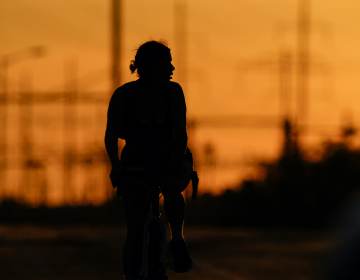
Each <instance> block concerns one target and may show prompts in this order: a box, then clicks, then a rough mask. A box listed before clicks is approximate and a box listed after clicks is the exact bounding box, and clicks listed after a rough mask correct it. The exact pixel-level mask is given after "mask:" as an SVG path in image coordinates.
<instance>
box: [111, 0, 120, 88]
mask: <svg viewBox="0 0 360 280" xmlns="http://www.w3.org/2000/svg"><path fill="white" fill-rule="evenodd" d="M121 13H122V5H121V0H111V17H110V18H111V38H110V40H111V44H110V45H111V90H110V92H113V91H114V90H115V89H116V88H117V87H118V86H119V85H120V82H121V79H122V76H121V67H120V62H121V44H122V38H123V36H122V18H121Z"/></svg>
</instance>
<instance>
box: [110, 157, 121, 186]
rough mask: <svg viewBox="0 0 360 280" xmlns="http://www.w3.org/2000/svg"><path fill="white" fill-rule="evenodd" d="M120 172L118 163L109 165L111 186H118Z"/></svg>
mask: <svg viewBox="0 0 360 280" xmlns="http://www.w3.org/2000/svg"><path fill="white" fill-rule="evenodd" d="M121 173H122V166H121V164H120V163H117V164H116V165H113V166H112V167H111V171H110V175H109V177H110V181H111V184H112V186H113V188H118V187H119V185H120V179H121Z"/></svg>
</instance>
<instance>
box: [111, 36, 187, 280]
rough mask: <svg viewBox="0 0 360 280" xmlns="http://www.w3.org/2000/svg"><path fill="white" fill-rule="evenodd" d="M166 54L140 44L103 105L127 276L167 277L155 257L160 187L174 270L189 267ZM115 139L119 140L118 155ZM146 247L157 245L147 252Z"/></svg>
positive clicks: (181, 107) (176, 102)
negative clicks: (128, 75)
mask: <svg viewBox="0 0 360 280" xmlns="http://www.w3.org/2000/svg"><path fill="white" fill-rule="evenodd" d="M171 61H172V58H171V53H170V49H169V48H168V47H167V46H166V45H165V44H163V43H161V42H158V41H148V42H146V43H144V44H142V45H141V46H140V47H139V48H138V50H137V52H136V55H135V59H134V60H133V61H132V62H131V64H130V70H131V72H132V73H134V72H137V74H138V79H137V80H136V81H132V82H129V83H126V84H124V85H122V86H120V87H119V88H117V89H116V90H115V92H114V93H113V95H112V97H111V99H110V103H109V108H108V116H107V128H106V133H105V146H106V151H107V153H108V156H109V159H110V162H111V166H112V169H111V173H110V178H111V181H112V184H113V186H114V187H117V191H118V193H119V194H120V195H121V196H122V198H123V201H124V208H125V218H126V226H127V237H126V242H125V247H124V258H123V261H124V262H123V263H124V273H125V277H126V279H129V280H133V279H151V280H152V279H154V280H155V279H156V280H160V279H167V276H166V273H165V269H164V265H163V263H162V261H161V242H160V237H161V231H160V227H159V221H158V215H157V211H158V209H157V207H158V205H157V206H154V204H153V203H152V201H154V196H155V197H156V199H157V202H156V203H157V204H158V194H159V192H162V194H163V196H164V210H165V214H166V216H167V219H168V222H169V226H170V230H171V238H172V240H171V241H170V246H169V247H170V251H171V253H172V255H173V260H174V270H175V271H177V272H185V271H188V270H190V269H191V266H192V261H191V258H190V256H189V253H188V251H187V247H186V244H185V242H184V238H183V221H184V207H185V203H184V198H183V196H182V194H181V191H182V190H183V189H181V188H179V187H177V186H175V184H174V186H172V183H171V182H172V181H171V178H177V177H178V176H179V172H180V171H179V170H181V169H182V162H183V158H184V153H185V151H186V149H187V132H186V104H185V98H184V94H183V91H182V88H181V86H180V85H179V84H178V83H175V82H172V81H170V80H171V78H172V74H173V71H174V69H175V67H174V66H173V65H172V63H171ZM119 138H120V139H123V140H125V146H124V147H123V149H122V150H121V153H120V154H121V155H120V157H119V148H118V139H119ZM169 178H170V179H169ZM175 181H176V180H174V182H175ZM149 217H150V220H149ZM151 217H152V218H151ZM154 217H157V218H155V220H154ZM156 219H157V220H156ZM150 224H151V226H150ZM149 228H152V230H151V231H150V236H148V235H147V232H149V231H148V229H149ZM148 241H149V242H150V244H148V246H147V242H148ZM144 248H148V249H149V248H152V250H153V251H154V252H155V253H154V252H152V257H151V258H149V257H148V254H151V252H148V251H147V250H144ZM154 256H155V257H154Z"/></svg>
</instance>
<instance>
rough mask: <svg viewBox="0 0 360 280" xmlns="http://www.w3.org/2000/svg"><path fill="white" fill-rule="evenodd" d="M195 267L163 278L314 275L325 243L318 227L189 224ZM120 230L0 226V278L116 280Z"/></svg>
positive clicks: (280, 279)
mask: <svg viewBox="0 0 360 280" xmlns="http://www.w3.org/2000/svg"><path fill="white" fill-rule="evenodd" d="M186 235H187V239H188V242H189V247H190V250H191V252H192V255H193V258H194V263H195V267H194V269H193V271H192V272H190V273H185V274H176V273H172V272H169V279H174V280H180V279H184V280H190V279H204V280H205V279H206V280H213V279H214V280H215V279H216V280H221V279H224V280H225V279H229V280H235V279H238V280H242V279H243V280H273V279H274V280H275V279H276V280H285V279H291V280H305V279H306V280H307V279H309V280H312V279H319V278H320V275H321V273H322V270H323V269H324V267H325V264H326V257H327V255H328V253H329V248H331V245H330V244H331V242H330V240H331V239H330V238H329V237H328V236H329V235H328V234H326V233H325V232H322V231H305V230H297V231H294V230H284V229H281V230H280V229H278V230H276V229H272V230H261V229H239V228H236V229H234V228H232V229H229V228H227V229H221V228H195V227H190V228H188V229H187V231H186ZM123 240H124V230H123V229H122V228H121V227H109V226H89V227H85V226H72V227H44V226H41V227H40V226H30V225H12V226H9V225H2V226H0V267H1V268H0V279H4V280H7V279H9V280H10V279H11V280H17V279H26V280H32V279H33V280H58V279H59V280H60V279H62V280H63V279H67V280H72V279H74V280H75V279H76V280H81V279H86V280H95V279H102V280H105V279H109V280H110V279H121V265H120V264H121V246H122V242H123Z"/></svg>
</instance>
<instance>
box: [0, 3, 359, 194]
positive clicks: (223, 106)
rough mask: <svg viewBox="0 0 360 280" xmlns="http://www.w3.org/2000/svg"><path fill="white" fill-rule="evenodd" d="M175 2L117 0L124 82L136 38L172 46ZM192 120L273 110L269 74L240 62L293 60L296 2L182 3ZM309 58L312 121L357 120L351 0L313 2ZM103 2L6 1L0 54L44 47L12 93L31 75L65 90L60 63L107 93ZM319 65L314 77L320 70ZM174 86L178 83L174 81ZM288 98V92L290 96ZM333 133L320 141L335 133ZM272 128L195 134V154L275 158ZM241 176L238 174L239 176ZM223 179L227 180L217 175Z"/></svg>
mask: <svg viewBox="0 0 360 280" xmlns="http://www.w3.org/2000/svg"><path fill="white" fill-rule="evenodd" d="M174 2H175V0H171V1H169V0H152V1H147V0H126V1H124V11H125V13H124V23H125V24H124V34H125V40H124V52H123V55H122V58H123V64H122V70H123V72H125V73H126V76H125V77H124V80H130V79H134V78H135V76H131V75H130V74H129V73H128V64H129V61H130V60H131V59H132V57H133V55H134V50H135V49H136V47H137V46H138V45H139V44H140V43H141V42H143V41H145V40H148V39H161V40H165V41H167V42H168V44H169V46H170V48H171V49H172V51H173V56H174V58H175V67H176V66H177V65H178V60H177V57H176V46H174V32H173V29H174V23H173V20H174V17H173V4H174ZM187 2H188V13H189V21H188V46H187V47H188V50H189V51H188V52H189V56H188V62H189V64H188V65H187V69H188V75H189V80H188V88H187V92H186V96H187V102H188V112H189V116H204V115H226V114H254V115H257V114H269V115H274V114H277V113H278V102H279V100H278V93H277V90H278V89H277V87H278V84H277V82H278V76H277V73H276V70H275V69H265V70H262V71H250V72H248V73H244V72H242V71H240V70H239V65H242V64H243V63H244V60H245V59H246V60H252V59H254V60H256V59H259V58H266V59H277V54H278V52H279V50H280V49H285V50H288V51H290V52H292V53H293V54H295V39H296V36H295V30H296V29H295V20H296V5H297V1H296V0H278V1H268V0H243V1H239V0H224V1H213V0H196V1H190V0H188V1H187ZM312 2H313V3H312V15H311V17H312V22H313V27H314V28H313V34H312V37H311V38H312V39H311V41H312V43H311V49H312V52H313V56H314V64H316V65H317V66H316V67H314V68H313V75H312V78H311V79H312V80H311V97H310V113H309V120H310V121H311V122H312V123H318V124H330V125H332V124H334V125H337V124H339V122H340V121H341V119H342V117H343V116H344V115H350V116H352V118H353V120H354V121H356V122H359V121H360V107H359V106H357V101H358V100H359V97H358V90H359V87H360V86H359V85H358V82H357V81H358V78H357V74H358V71H359V69H360V54H359V53H358V50H359V49H360V29H359V28H357V27H358V26H359V24H360V18H359V16H358V11H359V8H360V4H359V3H358V2H357V1H355V0H344V1H325V0H318V1H312ZM109 3H110V1H104V0H76V1H63V0H52V1H47V0H36V1H33V0H12V1H1V2H0V38H1V45H0V54H6V53H11V52H13V51H17V50H21V49H24V48H26V47H28V46H32V45H44V46H46V48H47V50H48V51H47V56H46V57H44V58H42V59H40V60H27V61H23V62H21V63H18V64H17V65H14V66H13V67H12V68H11V69H10V81H11V84H10V88H11V89H12V90H17V89H18V88H19V79H20V78H19V77H20V76H21V74H22V73H24V72H26V71H31V73H32V75H33V80H34V83H33V84H34V89H36V90H56V89H59V88H61V89H62V87H63V84H64V63H65V62H66V61H68V60H69V59H76V60H77V61H78V63H79V76H80V88H81V89H85V90H93V89H99V90H108V71H109V70H108V68H109V7H110V5H109ZM321 63H323V64H326V65H327V66H326V69H324V70H321V67H319V65H320V64H321ZM175 79H176V77H175ZM293 93H294V91H293ZM335 132H336V126H335V127H331V126H330V130H329V131H325V132H324V133H323V134H322V135H321V136H327V135H333V134H334V133H335ZM278 140H279V132H278V131H276V130H274V131H271V130H261V131H259V130H253V129H231V130H215V129H200V131H198V132H197V134H196V141H197V144H198V147H201V146H203V144H204V143H206V142H213V143H214V144H215V145H216V148H217V154H218V155H219V157H221V158H222V159H232V158H241V159H245V160H247V159H251V158H253V157H255V158H259V157H263V156H265V157H271V156H274V155H275V154H276V153H277V151H278V146H279V141H278ZM241 170H242V171H241V172H239V168H238V167H237V168H234V169H233V170H227V171H226V172H225V171H224V170H221V171H219V172H218V174H215V175H212V176H214V177H216V181H217V186H215V187H217V188H218V187H219V186H224V185H226V184H229V183H230V182H233V181H234V178H238V177H239V176H240V174H242V176H243V175H244V174H245V173H246V170H247V168H245V167H241ZM244 170H245V171H244ZM223 174H226V175H223Z"/></svg>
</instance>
